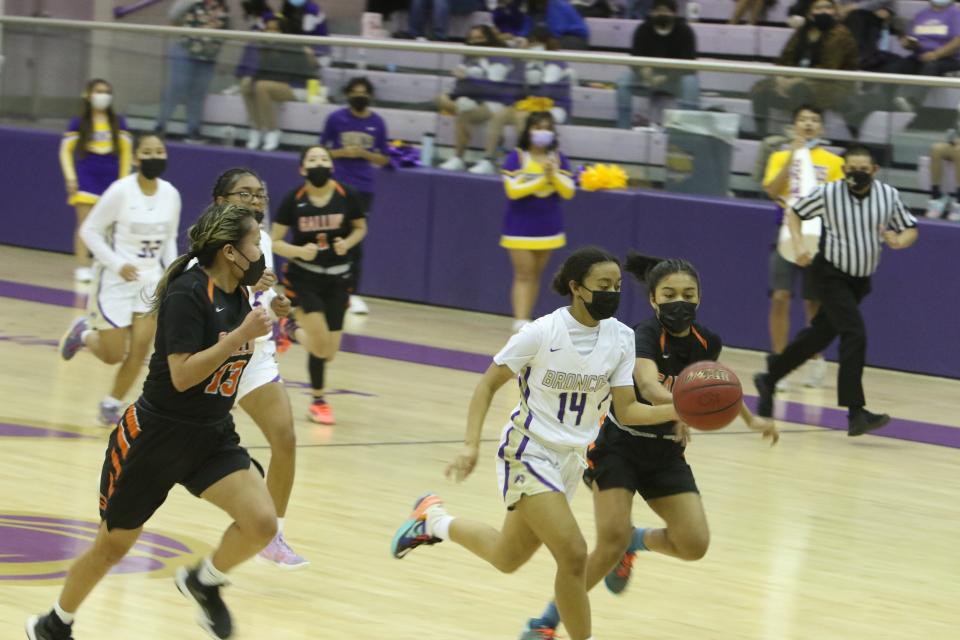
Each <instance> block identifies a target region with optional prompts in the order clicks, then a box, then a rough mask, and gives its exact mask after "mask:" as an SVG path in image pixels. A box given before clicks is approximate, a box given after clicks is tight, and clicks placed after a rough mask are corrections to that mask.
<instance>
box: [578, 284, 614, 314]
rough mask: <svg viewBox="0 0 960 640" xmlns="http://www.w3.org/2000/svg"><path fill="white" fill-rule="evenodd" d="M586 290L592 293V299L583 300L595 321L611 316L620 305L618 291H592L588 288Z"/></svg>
mask: <svg viewBox="0 0 960 640" xmlns="http://www.w3.org/2000/svg"><path fill="white" fill-rule="evenodd" d="M587 291H590V293H592V294H593V299H592V300H591V301H590V302H587V301H586V300H584V301H583V304H584V306H585V307H586V308H587V313H589V314H590V317H591V318H593V319H594V320H597V321H599V320H606V319H607V318H611V317H613V314H615V313H616V312H617V308H618V307H619V306H620V292H619V291H592V290H590V289H587Z"/></svg>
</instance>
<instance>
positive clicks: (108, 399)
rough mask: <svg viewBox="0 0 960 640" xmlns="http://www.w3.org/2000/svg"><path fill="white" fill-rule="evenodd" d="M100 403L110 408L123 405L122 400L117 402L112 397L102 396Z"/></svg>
mask: <svg viewBox="0 0 960 640" xmlns="http://www.w3.org/2000/svg"><path fill="white" fill-rule="evenodd" d="M102 402H103V404H108V405H110V406H111V407H119V406H120V405H122V404H123V400H117V399H116V398H114V397H113V396H104V397H103V400H102Z"/></svg>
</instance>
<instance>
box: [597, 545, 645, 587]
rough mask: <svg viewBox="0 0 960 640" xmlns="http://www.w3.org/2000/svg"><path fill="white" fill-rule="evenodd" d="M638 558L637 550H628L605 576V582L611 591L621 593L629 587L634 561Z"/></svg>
mask: <svg viewBox="0 0 960 640" xmlns="http://www.w3.org/2000/svg"><path fill="white" fill-rule="evenodd" d="M636 558H637V554H636V553H635V552H633V551H627V552H626V553H624V554H623V557H622V558H620V564H618V565H617V566H616V567H615V568H614V569H613V571H611V572H610V573H608V574H607V575H606V576H605V577H604V578H603V583H604V584H605V585H607V589H608V590H609V591H610V593H615V594H621V593H623V591H624V589H626V588H627V584H628V583H629V582H630V575H631V574H632V573H633V561H634V560H635V559H636Z"/></svg>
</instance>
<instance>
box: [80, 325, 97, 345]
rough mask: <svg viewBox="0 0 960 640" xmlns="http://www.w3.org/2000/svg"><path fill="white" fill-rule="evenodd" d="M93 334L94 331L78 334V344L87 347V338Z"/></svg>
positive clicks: (88, 330)
mask: <svg viewBox="0 0 960 640" xmlns="http://www.w3.org/2000/svg"><path fill="white" fill-rule="evenodd" d="M93 333H96V329H87V330H86V331H81V332H80V342H82V343H83V346H87V338H89V337H90V336H91V335H92V334H93Z"/></svg>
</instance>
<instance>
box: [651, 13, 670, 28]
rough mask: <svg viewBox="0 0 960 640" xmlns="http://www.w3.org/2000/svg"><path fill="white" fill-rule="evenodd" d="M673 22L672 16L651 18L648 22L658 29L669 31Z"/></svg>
mask: <svg viewBox="0 0 960 640" xmlns="http://www.w3.org/2000/svg"><path fill="white" fill-rule="evenodd" d="M673 21H674V18H673V16H653V17H652V18H650V22H652V23H653V26H655V27H657V28H658V29H669V28H670V27H672V26H673Z"/></svg>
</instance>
